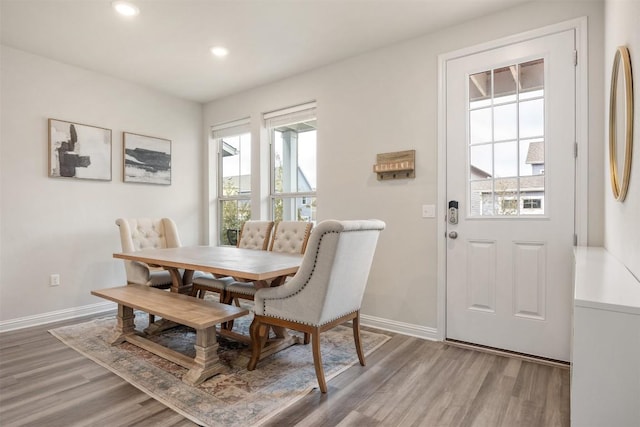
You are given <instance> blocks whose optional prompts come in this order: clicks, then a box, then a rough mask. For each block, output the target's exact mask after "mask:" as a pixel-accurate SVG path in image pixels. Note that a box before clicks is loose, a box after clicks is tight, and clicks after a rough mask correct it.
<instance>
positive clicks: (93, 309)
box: [0, 301, 440, 341]
mask: <svg viewBox="0 0 640 427" xmlns="http://www.w3.org/2000/svg"><path fill="white" fill-rule="evenodd" d="M117 308H118V305H117V304H116V303H113V302H108V301H107V302H100V303H97V304H90V305H85V306H82V307H74V308H68V309H65V310H58V311H51V312H49V313H43V314H36V315H33V316H26V317H19V318H17V319H10V320H4V321H0V333H1V332H7V331H13V330H16V329H23V328H28V327H30V326H38V325H44V324H46V323H53V322H58V321H61V320H67V319H73V318H76V317H83V316H89V315H92V314H100V313H105V312H109V311H113V310H116V309H117ZM360 323H361V325H362V326H369V327H371V328H376V329H381V330H383V331H389V332H395V333H397V334H402V335H409V336H412V337H417V338H423V339H427V340H431V341H440V339H439V338H438V330H437V329H435V328H429V327H426V326H419V325H413V324H411V323H404V322H397V321H395V320H389V319H383V318H381V317H375V316H368V315H366V314H361V315H360Z"/></svg>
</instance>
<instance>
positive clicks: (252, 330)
mask: <svg viewBox="0 0 640 427" xmlns="http://www.w3.org/2000/svg"><path fill="white" fill-rule="evenodd" d="M268 333H269V327H268V325H265V324H264V323H261V322H260V321H259V320H258V319H257V318H254V319H253V322H251V326H250V327H249V334H250V335H251V360H249V365H247V370H248V371H253V370H254V369H255V368H256V365H257V364H258V361H259V360H260V353H261V352H262V347H264V343H265V342H266V341H267V334H268Z"/></svg>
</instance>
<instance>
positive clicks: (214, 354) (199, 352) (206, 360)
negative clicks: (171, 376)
mask: <svg viewBox="0 0 640 427" xmlns="http://www.w3.org/2000/svg"><path fill="white" fill-rule="evenodd" d="M194 347H195V349H196V357H195V358H194V359H193V362H194V367H193V368H191V369H189V372H187V373H186V374H185V375H184V376H183V377H182V381H184V382H186V383H187V384H191V385H198V384H200V383H202V382H203V381H205V380H206V379H208V378H210V377H212V376H214V375H216V374H219V373H221V372H224V371H226V370H227V369H226V367H225V366H224V365H223V364H222V363H220V359H218V343H217V341H216V328H215V326H212V327H210V328H207V329H200V330H198V331H196V344H195V346H194Z"/></svg>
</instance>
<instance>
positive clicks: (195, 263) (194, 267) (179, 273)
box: [113, 246, 303, 356]
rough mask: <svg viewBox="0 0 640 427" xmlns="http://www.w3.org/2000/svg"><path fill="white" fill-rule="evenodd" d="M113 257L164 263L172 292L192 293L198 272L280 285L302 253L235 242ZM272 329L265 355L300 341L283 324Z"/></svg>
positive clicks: (224, 331)
mask: <svg viewBox="0 0 640 427" xmlns="http://www.w3.org/2000/svg"><path fill="white" fill-rule="evenodd" d="M113 257H114V258H118V259H123V260H129V261H134V262H142V263H145V264H147V265H149V266H151V267H161V268H163V269H165V270H167V271H169V273H170V274H171V289H170V291H171V292H175V293H181V294H189V293H190V292H191V286H192V281H193V277H194V274H196V272H201V273H211V274H212V275H214V277H233V278H234V279H235V280H238V281H247V282H253V283H254V285H255V286H256V287H258V288H261V287H273V286H279V285H281V284H282V283H284V280H285V279H286V277H287V276H290V275H293V274H295V273H296V272H297V271H298V268H299V267H300V264H301V263H302V258H303V255H300V254H287V253H281V252H272V251H265V250H256V249H246V248H237V247H234V246H181V247H177V248H161V249H142V250H140V251H136V252H117V253H114V254H113ZM172 326H175V324H173V323H172V322H168V321H166V320H165V319H162V320H161V321H160V322H156V323H154V324H152V325H149V327H148V328H147V329H145V332H146V333H147V334H156V333H159V332H161V331H162V330H165V329H168V328H170V327H172ZM272 330H273V338H272V339H270V340H269V341H268V342H267V343H266V344H265V346H264V347H263V351H262V355H263V356H267V355H269V354H272V353H275V352H276V351H280V350H281V349H283V348H286V347H288V346H290V345H293V344H298V343H300V342H301V340H300V339H299V337H297V336H295V335H290V334H289V333H288V331H287V330H286V329H284V328H281V327H273V328H272ZM218 333H219V334H221V335H224V336H226V337H229V338H232V339H235V340H238V341H241V342H245V343H248V344H249V345H251V339H250V337H249V336H248V335H245V334H240V333H237V332H234V331H233V330H232V329H228V328H225V327H221V328H220V329H219V331H218Z"/></svg>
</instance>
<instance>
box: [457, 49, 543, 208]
mask: <svg viewBox="0 0 640 427" xmlns="http://www.w3.org/2000/svg"><path fill="white" fill-rule="evenodd" d="M468 90H469V105H468V107H469V109H468V114H469V116H468V124H469V154H468V158H469V199H470V200H469V203H468V206H470V212H469V213H470V215H471V216H518V215H543V214H544V213H545V212H544V208H543V206H544V203H543V200H544V191H545V176H544V168H545V164H544V163H545V138H544V136H545V135H544V126H545V124H544V102H545V98H544V60H543V59H536V60H533V61H528V62H524V63H520V64H513V65H508V66H506V67H500V68H496V69H493V70H487V71H483V72H480V73H476V74H472V75H470V76H469V81H468ZM534 194H535V195H536V196H539V197H540V198H539V199H537V201H533V199H530V198H527V200H529V202H527V203H525V199H524V198H525V197H526V196H531V195H534ZM536 203H537V205H536V206H537V207H536V208H533V207H528V206H533V205H534V204H536ZM525 209H528V211H526V212H525V211H524V210H525ZM531 209H536V210H535V211H531Z"/></svg>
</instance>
